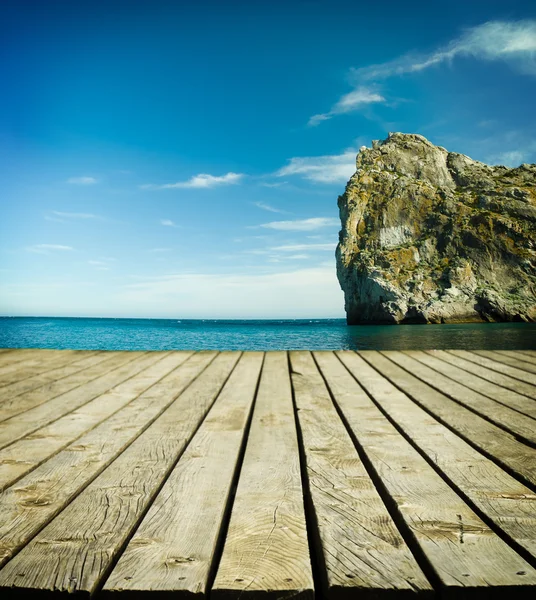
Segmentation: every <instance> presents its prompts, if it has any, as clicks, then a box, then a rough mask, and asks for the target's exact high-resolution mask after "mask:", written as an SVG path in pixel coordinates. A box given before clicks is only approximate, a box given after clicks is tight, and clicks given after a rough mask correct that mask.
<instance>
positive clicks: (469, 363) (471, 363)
mask: <svg viewBox="0 0 536 600" xmlns="http://www.w3.org/2000/svg"><path fill="white" fill-rule="evenodd" d="M428 352H429V353H430V354H432V355H433V356H437V357H439V358H441V359H442V360H444V361H446V362H448V363H450V364H451V365H454V366H456V367H459V368H460V369H464V370H465V371H468V372H469V373H472V374H473V375H477V376H478V377H481V378H482V379H483V380H485V381H490V382H491V383H494V384H495V385H497V386H500V387H503V388H506V389H508V390H512V391H513V392H517V393H518V394H523V395H525V396H528V397H529V398H533V399H536V387H534V386H533V385H530V384H528V383H525V382H523V381H519V380H518V379H514V378H513V377H509V376H508V375H504V374H503V373H499V372H497V371H496V370H495V369H492V368H490V367H489V366H481V365H480V364H477V362H476V360H477V359H476V355H472V356H475V359H474V360H467V358H462V357H461V356H460V355H459V354H458V352H463V351H460V350H451V351H449V352H447V351H445V350H428ZM483 361H484V359H482V358H481V359H480V360H479V361H478V362H479V363H481V362H483ZM532 404H533V405H534V403H532ZM533 416H536V412H535V413H534V415H533Z"/></svg>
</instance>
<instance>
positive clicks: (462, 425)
mask: <svg viewBox="0 0 536 600" xmlns="http://www.w3.org/2000/svg"><path fill="white" fill-rule="evenodd" d="M359 354H360V356H362V357H363V358H364V359H365V360H366V361H367V362H368V363H369V364H371V365H372V366H373V367H374V368H375V369H376V370H377V371H379V372H380V373H381V374H382V375H383V376H384V377H386V378H387V379H389V380H390V381H391V382H392V383H394V384H395V385H396V387H397V388H399V389H401V390H402V391H403V392H404V393H405V394H407V395H408V396H409V397H410V398H412V399H413V400H414V401H415V402H417V404H418V405H419V406H421V407H423V408H424V409H425V410H427V411H428V412H430V413H432V415H433V416H434V417H437V419H438V420H440V421H441V422H442V423H444V424H446V425H447V426H448V427H450V428H451V429H453V430H454V431H455V432H456V433H457V434H459V435H460V436H461V437H463V439H464V440H466V441H468V442H469V443H472V444H473V445H474V446H475V447H476V449H477V450H481V451H483V452H484V453H485V454H487V455H488V456H489V457H491V458H493V459H494V460H495V461H496V462H498V463H499V464H500V465H501V466H503V467H506V468H507V469H510V471H513V472H514V473H516V474H517V475H518V477H520V478H521V479H523V481H524V482H525V484H526V485H528V486H531V485H534V486H536V449H534V448H532V447H529V446H526V445H525V444H522V443H520V442H518V441H517V440H516V439H515V438H514V437H512V436H511V435H510V434H509V433H507V432H506V431H503V430H502V429H500V428H499V427H497V426H495V425H493V424H492V423H490V422H488V421H486V420H485V419H482V418H481V417H479V416H478V415H476V414H474V413H473V412H471V411H470V410H467V409H466V408H464V407H463V406H460V405H458V404H456V403H455V402H453V401H452V400H450V399H449V398H447V397H446V396H444V395H443V394H441V393H440V392H438V391H436V390H435V389H432V388H431V387H429V386H428V385H426V384H425V383H423V382H422V381H420V380H419V379H417V377H414V376H413V375H412V374H411V373H415V375H417V370H418V367H417V368H414V365H413V363H414V362H417V361H414V360H413V359H412V358H410V357H409V356H405V355H404V354H402V353H400V352H385V353H382V354H385V356H382V354H380V353H378V352H373V351H369V352H360V353H359ZM386 357H388V358H386ZM389 359H391V360H392V361H393V362H391V360H389ZM395 363H396V364H395ZM419 364H420V363H417V365H419ZM420 366H421V367H422V366H423V365H420ZM400 367H403V368H400ZM404 369H406V370H404ZM408 371H409V372H408ZM505 410H506V409H505ZM512 412H513V413H514V415H517V416H518V417H523V415H520V414H519V413H516V412H515V411H512ZM525 418H526V419H527V421H531V419H529V418H528V417H525ZM533 433H534V430H533Z"/></svg>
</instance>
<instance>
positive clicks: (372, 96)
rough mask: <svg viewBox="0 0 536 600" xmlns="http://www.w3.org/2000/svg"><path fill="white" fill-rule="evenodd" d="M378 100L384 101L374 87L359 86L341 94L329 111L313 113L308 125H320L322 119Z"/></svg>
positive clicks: (327, 118)
mask: <svg viewBox="0 0 536 600" xmlns="http://www.w3.org/2000/svg"><path fill="white" fill-rule="evenodd" d="M379 102H385V98H384V97H383V96H382V95H381V94H379V93H378V92H377V91H375V90H374V89H370V88H368V87H364V86H360V87H358V88H356V89H355V90H353V91H351V92H349V93H348V94H345V95H344V96H342V97H341V98H340V99H339V101H338V102H337V103H336V104H334V105H333V106H332V107H331V110H330V111H329V112H327V113H321V114H318V115H313V116H312V117H311V118H310V119H309V122H308V125H309V126H310V127H316V126H317V125H320V123H321V122H322V121H327V120H329V119H331V118H332V117H334V116H335V115H342V114H344V113H349V112H353V111H356V110H359V109H360V108H362V107H363V106H365V105H367V104H375V103H376V104H377V103H379Z"/></svg>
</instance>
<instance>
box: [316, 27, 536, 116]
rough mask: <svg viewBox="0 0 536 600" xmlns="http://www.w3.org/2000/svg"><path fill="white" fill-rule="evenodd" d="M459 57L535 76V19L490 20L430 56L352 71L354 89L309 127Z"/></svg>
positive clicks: (378, 97)
mask: <svg viewBox="0 0 536 600" xmlns="http://www.w3.org/2000/svg"><path fill="white" fill-rule="evenodd" d="M458 57H471V58H475V59H478V60H487V61H498V60H500V61H504V62H507V63H508V64H510V65H511V66H512V67H514V68H515V69H517V70H518V71H520V72H522V73H527V74H532V75H536V20H530V19H527V20H521V21H512V22H508V21H488V22H487V23H483V24H481V25H477V26H476V27H472V28H469V29H467V30H466V31H465V32H464V33H463V34H462V35H461V36H459V37H458V38H456V39H454V40H452V41H451V42H449V43H448V44H446V45H445V46H442V47H440V48H438V49H437V50H435V51H434V52H431V53H429V54H420V55H419V54H415V53H413V54H404V55H403V56H400V57H398V58H395V59H394V60H391V61H388V62H385V63H380V64H376V65H369V66H366V67H360V68H357V69H351V78H352V79H353V81H354V82H355V88H354V89H353V90H352V91H351V92H349V93H347V94H345V95H344V96H342V97H341V98H340V99H339V101H338V102H337V103H336V104H335V105H334V106H333V107H332V108H331V110H330V111H329V112H327V113H322V114H318V115H314V116H312V117H311V118H310V119H309V125H310V126H316V125H319V124H320V123H321V122H322V121H326V120H328V119H331V118H332V117H334V116H335V115H340V114H343V113H347V112H350V111H354V110H357V109H359V108H361V107H363V106H365V105H367V104H372V103H380V102H381V103H385V102H386V99H385V98H384V97H383V96H382V95H381V94H380V93H379V92H378V91H377V89H376V86H377V83H376V82H378V81H381V80H385V79H388V78H390V77H394V76H400V75H407V74H411V73H419V72H422V71H425V70H426V69H429V68H430V67H433V66H437V65H440V64H443V63H450V62H452V61H453V60H454V59H455V58H458Z"/></svg>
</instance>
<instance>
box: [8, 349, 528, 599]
mask: <svg viewBox="0 0 536 600" xmlns="http://www.w3.org/2000/svg"><path fill="white" fill-rule="evenodd" d="M535 492H536V352H535V351H529V350H526V351H511V350H504V351H473V352H467V351H461V350H449V351H434V350H431V351H405V352H398V351H388V352H376V351H364V352H357V353H356V352H349V351H344V352H327V351H325V352H302V351H297V352H288V353H287V352H267V353H263V352H244V353H241V352H209V351H204V352H96V351H73V350H63V351H57V350H33V349H24V350H10V349H3V350H0V567H1V568H0V595H1V597H2V598H9V597H11V596H15V595H16V596H20V595H21V594H22V593H27V592H28V591H32V592H34V593H39V594H40V595H43V594H45V595H47V593H48V594H50V595H53V596H54V595H58V596H59V595H61V594H66V593H78V594H83V595H86V596H89V595H97V596H98V597H108V598H110V597H113V598H122V597H125V598H129V597H131V596H132V597H136V598H139V597H142V596H143V597H146V598H149V597H150V596H151V595H154V596H159V597H160V596H163V595H165V594H167V595H169V597H170V598H171V597H173V598H179V599H180V598H188V599H189V600H190V599H191V598H193V597H194V596H195V597H196V598H198V599H199V600H202V598H203V597H208V596H211V597H212V598H214V599H215V600H239V599H240V600H248V599H250V598H252V597H255V598H259V599H265V600H275V599H282V600H286V599H290V598H292V597H296V598H297V597H300V598H303V599H304V600H305V599H306V598H307V599H312V598H313V597H314V596H316V597H317V598H328V599H333V600H339V599H340V600H347V599H348V600H349V599H350V598H354V596H355V598H361V597H362V598H383V597H384V596H385V597H389V598H391V597H396V596H397V595H398V596H400V597H401V598H402V597H406V598H409V597H417V596H419V597H420V596H423V597H424V596H426V597H432V596H434V595H436V596H441V597H442V598H491V597H500V598H503V597H506V596H505V594H507V593H513V594H515V598H524V597H527V598H528V597H530V598H534V597H536V493H535Z"/></svg>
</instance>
